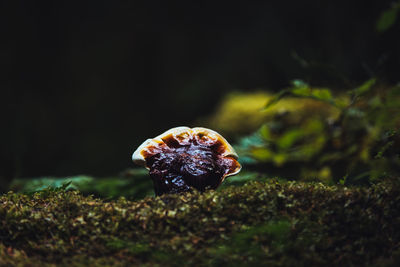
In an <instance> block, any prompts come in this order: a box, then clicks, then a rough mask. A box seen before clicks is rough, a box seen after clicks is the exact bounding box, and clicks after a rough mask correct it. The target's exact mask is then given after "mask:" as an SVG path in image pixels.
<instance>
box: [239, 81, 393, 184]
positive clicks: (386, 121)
mask: <svg viewBox="0 0 400 267" xmlns="http://www.w3.org/2000/svg"><path fill="white" fill-rule="evenodd" d="M285 99H289V100H290V101H288V100H286V102H283V101H284V100H285ZM310 100H312V102H310ZM315 101H317V102H320V104H319V105H315V104H314V102H315ZM279 104H280V105H281V107H283V108H282V109H280V110H276V109H275V110H273V111H272V113H271V114H270V115H272V116H269V117H268V118H266V119H265V122H264V124H263V125H262V126H261V128H260V129H259V130H258V131H256V133H254V134H253V135H250V136H247V137H244V138H242V139H241V140H240V142H239V144H238V145H237V146H236V148H237V150H238V152H239V155H240V156H241V160H242V163H244V164H245V165H247V167H250V168H255V169H257V170H259V171H262V172H263V173H266V174H269V175H271V176H273V175H276V176H279V177H284V178H290V179H300V180H318V181H323V182H327V183H342V184H359V183H371V182H373V181H374V180H377V179H380V178H382V177H389V176H396V175H397V176H398V175H400V154H399V153H400V135H399V126H400V85H398V86H394V87H382V86H379V85H378V84H377V82H376V80H375V79H371V80H368V81H366V82H365V83H364V84H362V85H360V86H359V87H357V88H355V89H352V90H350V91H349V92H348V93H347V94H343V93H342V94H340V95H335V94H334V93H333V92H332V91H331V90H329V89H328V88H312V87H311V86H309V85H308V84H306V83H304V82H302V81H294V82H293V86H292V87H290V88H288V89H286V90H283V91H281V92H280V93H278V94H276V95H275V96H273V97H271V98H270V100H269V101H268V102H267V103H266V105H265V109H266V110H267V111H268V110H269V109H272V108H273V107H275V106H277V105H279ZM286 105H287V106H286ZM285 107H286V109H285Z"/></svg>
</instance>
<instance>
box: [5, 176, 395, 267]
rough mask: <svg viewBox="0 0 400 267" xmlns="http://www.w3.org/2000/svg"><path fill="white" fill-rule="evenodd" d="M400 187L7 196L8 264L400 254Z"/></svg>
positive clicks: (279, 261)
mask: <svg viewBox="0 0 400 267" xmlns="http://www.w3.org/2000/svg"><path fill="white" fill-rule="evenodd" d="M399 229H400V190H399V187H398V185H394V184H393V183H380V184H378V185H375V186H373V187H370V188H346V187H337V186H326V185H322V184H310V183H299V182H289V183H278V182H267V183H264V182H252V183H248V184H246V185H244V186H240V187H227V188H225V189H223V190H221V191H217V192H215V191H210V192H206V193H204V194H199V193H196V192H195V193H189V194H185V195H169V196H163V197H161V198H160V197H157V198H151V197H148V198H145V199H143V200H140V201H128V200H126V199H125V198H120V199H118V200H115V201H104V200H101V199H96V198H94V197H90V196H89V197H87V196H83V195H82V194H81V193H80V192H78V191H66V190H64V189H56V190H54V189H52V190H50V189H46V190H42V191H40V192H37V193H34V194H32V195H24V194H15V193H12V192H10V193H8V194H5V195H3V196H1V197H0V255H1V256H0V265H7V264H8V265H16V264H21V265H24V264H31V265H41V266H43V265H53V264H57V265H58V264H60V265H68V266H70V265H75V266H81V265H82V266H84V265H88V264H90V265H101V266H104V265H116V266H118V265H121V266H122V265H126V264H142V265H143V264H144V265H149V266H150V265H151V266H153V265H163V266H164V265H180V264H191V265H199V266H201V265H214V266H217V265H218V266H219V265H228V264H229V265H232V264H233V265H243V264H245V265H254V264H263V265H265V264H268V265H269V266H290V265H296V266H311V265H314V266H315V265H329V266H343V265H346V266H349V265H354V266H365V265H376V266H380V265H382V264H395V263H396V262H398V261H400V250H399V245H400V231H399Z"/></svg>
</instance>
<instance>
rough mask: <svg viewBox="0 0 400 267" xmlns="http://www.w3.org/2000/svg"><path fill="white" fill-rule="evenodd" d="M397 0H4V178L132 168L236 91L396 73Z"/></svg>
mask: <svg viewBox="0 0 400 267" xmlns="http://www.w3.org/2000/svg"><path fill="white" fill-rule="evenodd" d="M391 3H392V1H319V0H314V1H273V2H272V1H242V3H241V4H237V3H235V2H234V1H210V2H208V1H198V2H197V3H196V2H195V1H180V2H176V1H123V2H119V1H82V2H78V3H72V2H70V1H52V2H50V1H49V2H40V3H38V1H3V2H2V3H1V11H0V12H1V17H0V19H1V21H0V24H1V26H0V27H1V31H2V32H1V36H2V41H1V52H0V53H1V54H0V55H1V62H2V63H1V64H2V66H3V68H2V71H1V77H2V78H1V84H0V86H1V98H0V105H1V108H0V112H1V113H0V114H1V115H0V118H1V130H0V131H1V133H0V138H1V151H0V164H1V165H0V167H1V169H0V177H1V179H3V181H7V180H10V179H11V178H13V177H34V176H44V175H56V176H66V175H74V174H81V173H86V174H92V175H97V176H105V175H110V174H115V173H117V172H119V171H121V170H123V169H126V168H128V167H132V166H133V164H132V163H131V161H130V157H131V153H132V152H133V151H134V149H135V148H136V147H137V146H138V145H139V144H140V143H141V142H143V141H144V140H145V139H146V138H149V137H154V136H155V135H158V134H160V133H161V132H162V131H164V130H166V129H168V128H170V127H174V126H180V125H188V126H195V125H192V123H193V121H195V119H196V118H198V117H199V116H204V115H207V114H210V113H212V112H213V110H214V109H215V105H216V104H217V103H218V101H219V100H221V98H222V96H223V95H224V94H226V93H227V92H229V91H232V90H254V89H257V88H265V89H269V90H274V91H277V90H279V89H282V88H284V87H286V86H288V84H289V82H290V81H291V80H292V79H298V78H300V79H303V80H305V81H307V82H309V83H311V84H314V85H323V86H329V87H331V88H336V89H337V90H340V89H349V88H352V87H353V86H356V85H358V84H360V83H361V82H363V81H365V80H366V79H368V78H370V77H372V76H378V77H380V79H381V80H382V81H383V82H384V83H389V84H390V83H395V82H398V80H399V79H398V74H399V70H400V65H399V62H400V60H399V59H400V52H399V47H400V41H399V36H400V34H399V33H400V31H399V23H396V24H395V25H394V26H393V27H392V28H390V29H389V30H388V31H386V32H383V33H379V32H377V31H376V30H375V25H376V21H377V20H378V18H379V16H380V14H381V12H382V11H384V10H385V9H387V8H389V7H390V4H391Z"/></svg>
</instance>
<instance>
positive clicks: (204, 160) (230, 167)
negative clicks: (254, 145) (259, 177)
mask: <svg viewBox="0 0 400 267" xmlns="http://www.w3.org/2000/svg"><path fill="white" fill-rule="evenodd" d="M237 158H238V155H237V154H236V152H235V151H234V149H233V148H232V146H231V145H230V144H229V143H228V141H226V140H225V138H223V137H222V136H221V135H220V134H218V133H217V132H215V131H213V130H210V129H207V128H200V127H197V128H192V129H191V128H189V127H176V128H172V129H170V130H168V131H166V132H165V133H163V134H161V135H159V136H157V137H155V138H153V139H148V140H146V141H145V142H144V143H143V144H141V145H140V146H139V147H138V148H137V149H136V151H135V152H134V153H133V155H132V160H133V162H135V163H136V164H139V165H142V166H145V167H146V168H147V169H149V170H150V176H151V177H152V179H153V182H154V187H155V191H156V194H157V195H161V194H163V193H169V192H172V193H179V192H185V191H190V189H191V188H192V187H194V188H196V189H198V190H200V191H204V190H205V189H206V188H212V189H215V188H217V187H218V185H219V184H220V183H221V182H222V181H223V180H224V179H225V178H226V177H228V176H231V175H234V174H237V173H238V172H239V171H240V169H241V166H240V164H239V162H238V161H237Z"/></svg>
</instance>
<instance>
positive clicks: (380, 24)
mask: <svg viewBox="0 0 400 267" xmlns="http://www.w3.org/2000/svg"><path fill="white" fill-rule="evenodd" d="M399 9H400V3H399V4H397V5H395V6H393V7H391V8H390V9H387V10H385V11H384V12H382V14H381V16H380V17H379V19H378V21H377V22H376V30H377V31H378V32H385V31H387V30H388V29H389V28H390V27H391V26H392V25H393V24H394V23H395V22H396V18H397V12H398V11H399Z"/></svg>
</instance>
